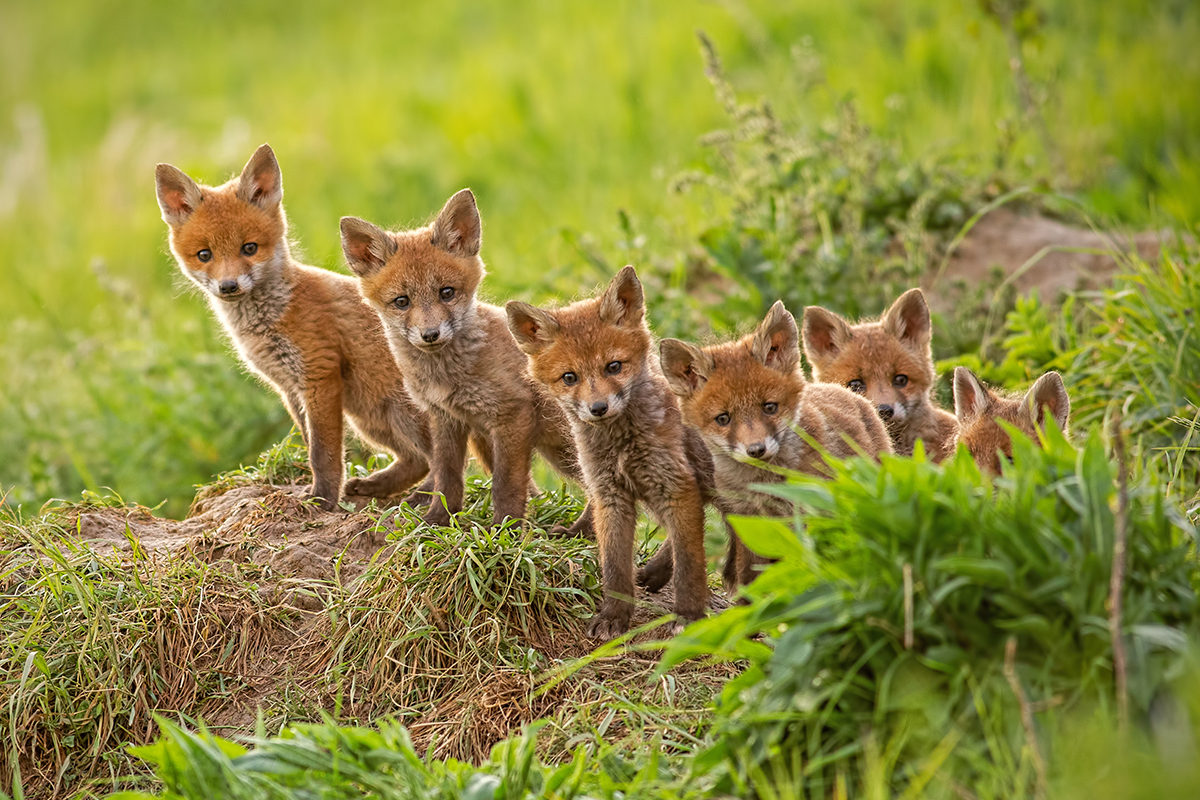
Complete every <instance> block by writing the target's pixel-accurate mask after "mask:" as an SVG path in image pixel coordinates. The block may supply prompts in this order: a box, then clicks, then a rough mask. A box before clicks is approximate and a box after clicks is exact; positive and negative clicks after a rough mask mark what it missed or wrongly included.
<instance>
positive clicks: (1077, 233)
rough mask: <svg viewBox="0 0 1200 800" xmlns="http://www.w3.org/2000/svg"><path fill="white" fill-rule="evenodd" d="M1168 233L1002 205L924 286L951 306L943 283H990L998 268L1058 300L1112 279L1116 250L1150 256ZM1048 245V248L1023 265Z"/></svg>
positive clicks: (940, 303)
mask: <svg viewBox="0 0 1200 800" xmlns="http://www.w3.org/2000/svg"><path fill="white" fill-rule="evenodd" d="M1165 236H1166V234H1165V233H1159V232H1155V231H1145V232H1141V233H1136V234H1133V235H1132V236H1126V235H1120V234H1110V233H1098V232H1096V231H1093V230H1090V229H1087V228H1079V227H1075V226H1072V225H1067V224H1066V223H1063V222H1060V221H1059V220H1057V219H1054V218H1052V217H1048V216H1044V215H1042V214H1037V213H1020V212H1018V211H1014V210H1012V209H1009V208H998V209H996V210H994V211H991V212H989V213H988V214H987V215H986V216H984V217H983V218H982V219H980V220H979V222H978V223H977V224H976V225H975V227H974V228H972V229H971V232H970V233H969V234H968V235H967V237H966V238H965V239H964V240H963V242H962V243H961V244H960V245H959V247H958V248H957V250H955V252H954V253H953V254H952V255H951V257H950V261H949V264H948V265H947V268H946V271H945V274H944V275H942V276H941V277H940V279H939V278H938V276H937V275H930V276H929V277H928V280H927V283H926V285H925V286H924V287H923V288H925V289H926V293H927V294H928V295H929V300H930V306H931V307H932V308H933V310H935V311H945V310H947V309H946V307H945V305H946V304H947V303H949V302H953V301H952V299H951V295H950V294H945V293H943V294H939V292H938V291H937V287H938V286H941V285H951V284H953V283H955V282H957V281H963V282H964V283H966V285H968V286H977V285H980V284H984V283H986V282H987V281H988V279H989V278H990V276H991V273H992V270H993V269H997V268H998V269H999V270H1000V271H1001V272H1002V273H1003V274H1004V275H1005V276H1006V277H1011V282H1012V284H1013V285H1014V286H1015V287H1016V289H1017V291H1018V292H1019V293H1021V294H1025V293H1028V292H1030V291H1032V290H1035V289H1036V290H1037V291H1038V294H1039V296H1040V297H1041V298H1042V299H1043V300H1046V301H1054V300H1056V299H1057V298H1058V297H1059V296H1060V295H1062V294H1063V293H1064V292H1070V291H1076V290H1087V289H1097V288H1099V287H1101V286H1104V285H1106V284H1108V283H1110V282H1111V281H1112V279H1113V276H1114V275H1116V274H1117V271H1118V270H1119V268H1120V265H1119V263H1118V261H1117V259H1116V258H1114V257H1113V255H1112V253H1113V252H1114V251H1115V252H1118V253H1127V252H1130V251H1131V250H1136V252H1137V253H1138V255H1140V256H1141V257H1142V258H1144V259H1151V258H1153V257H1154V256H1155V255H1156V254H1157V253H1158V251H1159V248H1160V247H1161V246H1162V244H1163V241H1164V238H1165ZM1043 250H1047V252H1046V253H1045V254H1044V255H1043V256H1042V257H1041V258H1040V259H1038V260H1037V261H1036V262H1035V263H1033V264H1032V265H1030V266H1028V267H1027V268H1025V269H1024V271H1021V270H1022V268H1023V267H1025V266H1026V265H1027V264H1028V263H1029V262H1030V261H1031V260H1032V259H1033V258H1034V257H1035V256H1037V255H1038V254H1039V253H1040V252H1042V251H1043ZM1096 251H1103V252H1096ZM1019 271H1020V274H1017V273H1018V272H1019ZM935 280H936V285H935V283H934V282H935Z"/></svg>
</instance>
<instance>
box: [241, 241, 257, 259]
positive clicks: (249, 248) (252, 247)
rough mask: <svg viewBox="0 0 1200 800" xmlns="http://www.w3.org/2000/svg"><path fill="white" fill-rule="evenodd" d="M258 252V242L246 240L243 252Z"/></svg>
mask: <svg viewBox="0 0 1200 800" xmlns="http://www.w3.org/2000/svg"><path fill="white" fill-rule="evenodd" d="M257 252H258V244H257V243H255V242H246V243H245V244H244V245H242V253H244V254H245V255H248V256H252V255H254V254H255V253H257Z"/></svg>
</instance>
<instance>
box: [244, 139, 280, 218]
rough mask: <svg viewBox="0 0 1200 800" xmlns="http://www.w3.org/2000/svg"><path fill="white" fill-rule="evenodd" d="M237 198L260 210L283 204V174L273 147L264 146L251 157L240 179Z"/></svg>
mask: <svg viewBox="0 0 1200 800" xmlns="http://www.w3.org/2000/svg"><path fill="white" fill-rule="evenodd" d="M237 196H238V197H239V198H240V199H241V200H242V201H244V202H246V203H253V204H254V205H256V206H259V207H260V208H274V207H275V206H277V205H279V204H280V203H281V202H283V173H282V172H280V171H279V162H278V161H277V160H276V159H275V151H274V150H272V149H271V145H269V144H264V145H262V146H261V147H259V148H258V149H257V150H255V151H254V155H252V156H250V160H249V161H247V162H246V166H245V167H243V168H242V175H241V177H240V178H238V185H237Z"/></svg>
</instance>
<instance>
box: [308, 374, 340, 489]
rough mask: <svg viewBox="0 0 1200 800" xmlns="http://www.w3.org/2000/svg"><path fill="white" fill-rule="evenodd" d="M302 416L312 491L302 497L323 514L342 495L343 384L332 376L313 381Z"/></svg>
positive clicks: (338, 377) (336, 376)
mask: <svg viewBox="0 0 1200 800" xmlns="http://www.w3.org/2000/svg"><path fill="white" fill-rule="evenodd" d="M304 416H305V418H306V421H307V423H308V435H307V436H306V437H305V439H306V441H307V442H308V464H309V467H310V468H311V469H312V475H313V484H312V488H311V489H310V490H309V491H308V492H307V493H306V494H305V497H306V499H307V498H314V499H315V500H317V504H318V505H319V506H320V507H321V508H322V509H324V510H325V511H332V510H333V509H335V508H337V502H338V500H339V499H340V498H341V492H342V469H343V464H342V462H343V456H344V453H343V450H342V446H343V445H342V381H341V377H340V376H339V375H336V374H335V375H333V376H331V377H329V378H326V379H324V380H320V381H313V382H312V384H311V385H310V387H309V388H308V389H307V390H306V391H305V393H304Z"/></svg>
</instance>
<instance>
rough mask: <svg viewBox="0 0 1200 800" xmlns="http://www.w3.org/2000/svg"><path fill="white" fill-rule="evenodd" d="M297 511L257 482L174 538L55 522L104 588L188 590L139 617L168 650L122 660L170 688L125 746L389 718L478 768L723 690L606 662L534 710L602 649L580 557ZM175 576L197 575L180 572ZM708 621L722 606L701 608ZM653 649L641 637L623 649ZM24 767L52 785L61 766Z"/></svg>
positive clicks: (655, 600)
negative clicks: (179, 580)
mask: <svg viewBox="0 0 1200 800" xmlns="http://www.w3.org/2000/svg"><path fill="white" fill-rule="evenodd" d="M209 491H211V489H210V490H209ZM477 491H478V489H477ZM301 493H302V487H301V486H299V485H287V486H275V485H266V484H262V483H246V484H241V485H236V486H233V487H232V488H230V489H228V491H224V492H221V493H217V494H213V495H211V496H206V495H205V492H203V491H202V493H201V495H200V498H199V499H198V500H197V502H196V503H195V505H194V506H193V509H192V513H191V515H190V516H189V517H188V518H187V519H184V520H170V519H162V518H159V517H155V516H154V515H153V514H152V513H151V512H150V511H149V510H148V509H145V508H141V507H132V508H129V507H100V506H94V505H91V506H89V505H81V506H68V507H64V508H60V509H58V510H57V511H55V512H53V514H52V516H53V520H54V525H55V528H56V529H57V530H60V531H62V532H65V533H67V534H68V535H71V534H74V535H73V536H72V538H78V539H79V540H80V541H81V543H82V544H83V545H85V548H86V550H85V551H84V555H83V560H84V561H87V559H88V556H87V553H88V552H90V553H95V554H97V555H98V556H99V555H103V556H104V557H105V558H106V563H111V562H114V561H115V563H116V567H115V570H116V575H118V576H121V575H122V574H124V573H127V574H129V575H136V576H139V578H138V579H139V580H140V581H142V582H143V583H145V584H148V583H153V582H155V581H158V580H166V581H168V582H169V581H174V580H176V578H175V577H174V576H176V575H179V574H183V573H186V574H187V575H189V576H190V577H189V578H188V580H192V581H194V582H196V583H195V589H194V591H192V592H190V593H189V594H188V595H187V601H186V606H180V605H177V604H175V603H174V602H172V603H168V604H166V605H164V606H163V607H162V608H161V609H159V608H158V607H157V606H155V607H153V608H148V611H147V612H146V613H149V614H151V615H152V616H155V617H156V618H162V619H164V620H167V621H168V622H169V623H170V624H169V630H168V629H167V628H163V629H161V630H160V632H159V633H158V634H156V636H157V637H158V639H159V640H161V641H165V642H167V643H168V646H166V647H160V646H159V645H154V646H152V647H146V648H143V649H142V650H141V651H139V655H138V656H137V658H144V659H145V661H146V666H144V667H142V669H144V670H146V671H147V672H157V673H160V674H169V675H170V676H171V677H170V683H171V685H172V686H174V687H176V688H175V689H173V690H172V693H171V694H170V695H169V696H168V695H163V696H160V697H158V698H157V699H155V698H146V699H145V701H144V702H142V701H139V702H138V703H137V704H136V705H135V707H134V711H132V712H131V713H130V714H129V716H128V718H129V719H130V720H131V723H132V724H131V728H132V729H134V730H136V731H137V733H136V734H132V733H130V734H123V735H122V736H129V737H131V738H125V739H124V741H130V740H131V739H132V740H133V741H135V742H140V741H148V740H149V739H151V738H153V724H152V720H151V714H152V713H164V712H166V713H168V714H172V713H174V712H182V713H184V714H187V715H188V716H193V717H200V718H203V719H204V720H205V721H206V722H207V723H208V724H210V725H212V726H214V729H216V730H219V731H220V732H221V734H222V735H225V736H237V735H239V734H251V733H253V730H254V727H255V723H256V719H257V718H258V717H259V715H260V714H264V713H265V716H266V719H267V720H268V724H269V725H275V724H282V723H283V722H284V721H288V720H303V719H305V718H309V719H315V718H318V717H319V715H320V714H321V713H337V714H338V715H339V716H340V718H341V719H343V720H346V721H353V722H357V723H363V724H369V723H370V722H371V720H373V719H375V718H377V717H378V716H379V715H380V714H396V715H398V716H399V717H400V718H401V720H403V721H404V722H406V723H407V724H408V725H409V726H410V729H411V732H412V735H413V739H414V742H415V743H416V744H417V746H418V747H420V748H423V749H424V748H431V752H433V754H435V755H437V756H439V757H457V758H470V759H476V760H478V759H482V758H486V757H487V755H488V752H489V751H490V748H491V747H492V746H493V745H494V744H495V743H496V742H498V741H500V740H502V739H504V738H506V737H507V736H510V735H512V734H513V733H515V732H517V731H518V730H519V729H520V727H521V726H522V725H525V724H527V723H529V722H532V721H533V720H535V719H540V718H546V717H550V718H552V719H554V720H557V721H558V722H559V723H560V725H561V726H562V730H564V731H566V730H568V729H570V728H571V727H572V726H574V725H577V724H578V723H577V722H576V719H577V717H576V715H578V714H580V713H585V714H586V713H587V712H581V709H586V708H589V707H595V708H597V709H606V708H607V707H608V706H609V704H611V703H612V700H613V697H614V692H616V693H618V694H620V695H621V696H625V697H638V696H643V695H645V696H647V697H649V696H656V697H658V700H657V702H658V704H659V705H665V706H667V707H671V706H679V707H680V708H681V709H682V710H684V712H685V713H687V714H694V713H695V712H696V711H697V710H698V709H700V708H703V707H705V706H706V705H707V704H708V703H709V702H711V698H712V697H713V696H714V694H716V693H717V692H719V691H720V686H721V684H722V683H723V682H724V681H725V680H727V679H728V677H730V676H731V675H733V674H735V673H736V671H737V668H736V667H734V666H730V665H728V664H721V665H712V664H708V665H690V664H689V665H684V666H683V667H679V668H676V669H675V670H673V673H672V674H673V675H674V676H680V677H678V679H677V678H675V677H672V679H671V681H672V683H671V684H670V687H672V688H671V689H670V691H671V692H672V694H670V695H668V694H664V693H665V692H667V691H668V689H667V688H664V686H665V685H662V686H660V685H658V684H657V683H656V682H654V681H651V680H650V677H651V675H652V673H653V670H654V668H655V665H656V663H657V658H656V654H655V653H654V652H639V651H637V650H636V649H633V650H626V649H621V650H617V651H615V653H614V655H612V656H609V657H605V658H600V659H596V660H594V661H592V662H590V663H588V664H587V665H586V666H583V667H581V668H580V669H578V670H577V671H575V672H573V674H572V675H571V676H570V677H569V678H567V679H565V680H562V681H561V682H559V683H557V684H556V685H555V686H554V687H553V688H551V689H550V690H548V691H542V687H543V683H544V681H545V679H546V676H547V675H549V674H552V673H554V672H555V671H556V670H560V669H562V668H563V665H565V664H570V663H572V662H573V661H574V660H575V659H578V658H581V657H584V656H588V655H589V654H590V653H591V652H592V650H593V649H594V648H595V647H596V645H597V644H598V643H596V642H594V641H591V640H588V639H587V638H586V637H584V636H583V634H582V631H583V629H584V627H585V625H586V619H587V617H588V616H589V615H590V613H592V609H593V608H594V606H595V604H596V602H597V601H598V599H599V587H598V574H597V573H598V570H597V568H596V565H595V556H594V546H593V545H591V544H590V543H587V542H584V541H582V540H577V539H553V538H549V537H543V536H541V535H540V533H539V532H538V531H537V530H532V531H529V530H521V529H517V530H515V531H509V532H502V533H497V532H491V531H488V530H487V529H484V528H479V527H475V526H473V525H471V524H470V523H469V522H463V524H462V527H461V528H459V529H431V528H426V527H425V526H421V525H419V524H416V518H415V517H413V516H412V515H411V512H409V511H407V510H401V509H395V508H393V509H386V510H376V509H372V510H371V511H370V512H361V511H360V512H354V513H351V512H348V511H345V510H337V511H333V512H325V511H321V510H320V509H318V508H316V507H315V506H313V505H312V504H311V503H310V504H305V503H303V502H302V501H301ZM481 496H482V495H481ZM469 499H470V498H469ZM571 513H575V511H572V512H571ZM488 516H490V514H488ZM187 564H191V565H196V567H197V568H193V569H192V570H191V571H190V572H189V571H188V570H187V569H183V570H182V573H181V572H180V569H181V567H180V565H187ZM162 576H168V577H166V578H163V577H162ZM117 579H118V580H123V578H121V577H118V578H117ZM152 601H153V598H150V600H148V601H147V602H152ZM638 601H639V605H638V608H637V609H636V612H635V616H634V625H635V626H643V625H647V624H648V623H651V622H653V621H655V620H657V619H658V618H660V617H663V616H665V615H667V614H668V613H669V612H670V609H671V607H672V605H673V601H674V596H673V593H672V590H671V586H670V585H668V586H667V587H666V588H665V589H664V591H662V592H660V593H658V594H647V593H645V592H642V591H639V597H638ZM712 606H713V608H714V610H717V611H719V610H721V609H723V608H726V607H727V606H728V603H727V601H726V600H725V599H724V598H723V597H722V596H720V595H719V594H717V593H714V595H713V601H712ZM139 613H141V611H140V610H139ZM664 634H665V630H663V629H651V630H647V631H644V632H642V633H641V634H639V635H638V636H637V637H636V640H635V644H638V643H643V642H646V641H651V640H655V639H659V638H662V636H663V635H664ZM682 676H686V678H684V677H682ZM676 680H678V684H679V685H680V686H685V687H686V690H681V689H679V688H675V687H676V683H675V681H676ZM217 687H221V688H219V689H218V688H217ZM684 691H686V693H687V698H688V699H687V700H686V701H681V700H680V699H679V697H678V694H679V693H681V692H684ZM170 698H177V699H170ZM597 713H599V712H597ZM623 725H626V723H623V722H621V719H620V718H618V720H617V722H615V723H612V724H611V725H610V726H609V727H608V730H610V734H611V735H608V736H606V738H607V739H608V740H610V741H612V740H613V739H612V737H614V736H621V735H624V733H625V732H628V731H626V729H625V728H624V727H623ZM578 732H579V731H578V730H574V731H573V732H572V733H571V734H570V735H577V734H578ZM116 735H117V734H114V736H116ZM567 736H568V734H567V733H564V734H563V737H564V741H565V738H566V737H567ZM552 739H553V737H551V740H552ZM564 746H565V744H564ZM42 752H43V753H47V752H48V750H46V749H43V750H42ZM29 766H30V770H32V772H31V773H29V774H44V775H46V776H51V775H54V774H56V772H57V770H58V769H59V768H60V766H61V765H60V764H58V763H54V764H50V763H46V764H44V765H43V764H34V763H32V762H31V763H30V765H29Z"/></svg>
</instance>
